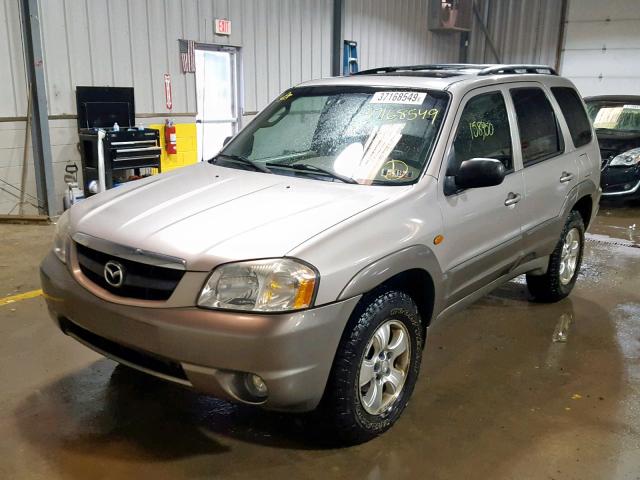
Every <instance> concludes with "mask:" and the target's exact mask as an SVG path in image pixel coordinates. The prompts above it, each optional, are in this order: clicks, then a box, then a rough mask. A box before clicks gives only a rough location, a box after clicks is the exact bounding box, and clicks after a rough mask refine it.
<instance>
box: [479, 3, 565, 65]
mask: <svg viewBox="0 0 640 480" xmlns="http://www.w3.org/2000/svg"><path fill="white" fill-rule="evenodd" d="M477 5H478V10H479V11H480V14H481V16H482V18H483V19H484V23H485V25H486V26H487V29H488V30H489V34H490V36H491V38H492V40H493V43H494V44H495V46H496V49H497V51H498V54H499V55H500V61H501V63H539V64H544V65H551V66H552V67H555V66H556V55H557V50H558V42H559V36H560V19H561V16H562V15H561V14H562V2H561V1H560V0H477ZM473 20H474V21H473V27H472V28H473V29H472V32H471V35H470V45H469V62H477V63H496V58H495V56H494V55H493V53H492V52H491V49H490V48H489V45H488V43H487V40H486V37H485V35H484V33H483V32H482V29H481V28H480V24H479V22H478V21H477V18H476V17H475V15H474V18H473Z"/></svg>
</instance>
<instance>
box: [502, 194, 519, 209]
mask: <svg viewBox="0 0 640 480" xmlns="http://www.w3.org/2000/svg"><path fill="white" fill-rule="evenodd" d="M520 200H522V196H521V195H520V194H519V193H513V192H510V193H509V196H508V197H507V199H506V200H505V201H504V204H505V205H506V206H507V207H510V206H511V205H515V204H516V203H518V202H519V201H520Z"/></svg>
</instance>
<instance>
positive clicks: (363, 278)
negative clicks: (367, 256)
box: [337, 245, 444, 318]
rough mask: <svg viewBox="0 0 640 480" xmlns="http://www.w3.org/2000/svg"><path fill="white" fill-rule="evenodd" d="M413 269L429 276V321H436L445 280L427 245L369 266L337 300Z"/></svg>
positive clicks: (390, 256) (407, 249) (403, 250)
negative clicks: (430, 309) (430, 311)
mask: <svg viewBox="0 0 640 480" xmlns="http://www.w3.org/2000/svg"><path fill="white" fill-rule="evenodd" d="M415 269H419V270H424V271H425V272H426V273H427V274H428V275H429V276H430V277H431V280H432V282H433V288H434V295H433V297H434V305H433V315H432V318H435V317H436V316H437V315H438V313H439V312H440V311H441V309H442V300H443V291H444V288H443V286H444V277H443V274H442V269H441V268H440V264H439V262H438V260H437V258H436V256H435V254H434V253H433V251H432V250H431V249H430V248H428V247H427V246H426V245H413V246H411V247H407V248H403V249H402V250H398V251H396V252H393V253H391V254H389V255H387V256H385V257H382V258H380V259H378V260H376V261H375V262H372V263H370V264H369V265H367V266H366V267H364V268H363V269H362V270H360V271H359V272H358V273H356V274H355V275H354V276H353V277H352V278H351V280H349V282H348V283H347V285H346V286H345V287H344V288H343V289H342V291H341V292H340V295H338V298H337V300H344V299H347V298H351V297H354V296H356V295H362V294H364V293H366V292H369V291H371V290H373V289H374V288H376V287H377V286H379V285H381V284H382V283H384V282H385V281H387V280H389V279H390V278H392V277H394V276H396V275H398V274H400V273H403V272H406V271H408V270H415Z"/></svg>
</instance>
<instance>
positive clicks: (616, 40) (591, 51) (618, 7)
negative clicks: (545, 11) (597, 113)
mask: <svg viewBox="0 0 640 480" xmlns="http://www.w3.org/2000/svg"><path fill="white" fill-rule="evenodd" d="M639 7H640V2H638V0H610V1H608V2H601V1H597V0H570V1H569V8H568V10H567V19H566V27H565V37H564V45H563V48H562V64H561V70H560V73H562V75H565V76H567V77H569V78H570V79H571V80H573V82H574V83H575V84H576V86H577V87H578V89H579V90H580V93H582V95H584V96H589V95H605V94H614V95H615V94H625V95H640V85H639V84H638V76H640V38H639V37H638V35H637V33H638V32H639V31H640V8H639Z"/></svg>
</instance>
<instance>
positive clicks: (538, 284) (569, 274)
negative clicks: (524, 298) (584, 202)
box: [527, 210, 584, 303]
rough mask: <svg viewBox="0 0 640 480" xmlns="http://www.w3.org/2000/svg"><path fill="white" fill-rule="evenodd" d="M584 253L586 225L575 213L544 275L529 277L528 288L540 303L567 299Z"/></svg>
mask: <svg viewBox="0 0 640 480" xmlns="http://www.w3.org/2000/svg"><path fill="white" fill-rule="evenodd" d="M583 250H584V222H583V221H582V217H581V216H580V214H579V213H578V212H577V211H575V210H572V211H571V213H570V214H569V217H568V218H567V223H566V224H565V226H564V229H563V230H562V234H561V235H560V241H559V242H558V244H557V245H556V248H555V250H554V251H553V253H552V254H551V257H550V258H549V268H548V269H547V273H546V274H544V275H531V274H528V275H527V287H528V289H529V292H530V293H531V295H533V297H534V298H535V299H536V300H538V301H540V302H549V303H551V302H557V301H558V300H562V299H563V298H565V297H566V296H567V295H569V293H571V290H573V286H574V285H575V283H576V279H577V278H578V273H579V272H580V266H581V264H582V253H583Z"/></svg>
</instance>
